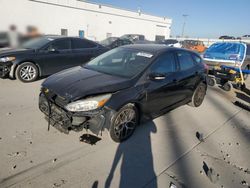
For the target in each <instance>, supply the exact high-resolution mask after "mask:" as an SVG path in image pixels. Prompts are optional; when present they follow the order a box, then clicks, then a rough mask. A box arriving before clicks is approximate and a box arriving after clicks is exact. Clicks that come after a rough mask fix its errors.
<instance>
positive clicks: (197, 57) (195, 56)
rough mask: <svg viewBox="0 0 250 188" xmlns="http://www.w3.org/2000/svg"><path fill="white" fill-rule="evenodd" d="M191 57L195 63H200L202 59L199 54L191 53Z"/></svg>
mask: <svg viewBox="0 0 250 188" xmlns="http://www.w3.org/2000/svg"><path fill="white" fill-rule="evenodd" d="M192 57H193V59H194V61H195V63H196V64H200V63H201V62H202V59H201V58H200V57H199V56H197V55H194V54H192Z"/></svg>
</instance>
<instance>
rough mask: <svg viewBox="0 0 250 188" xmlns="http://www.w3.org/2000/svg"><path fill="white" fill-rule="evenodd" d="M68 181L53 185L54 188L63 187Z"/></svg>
mask: <svg viewBox="0 0 250 188" xmlns="http://www.w3.org/2000/svg"><path fill="white" fill-rule="evenodd" d="M66 182H67V181H66V180H61V181H60V182H59V183H53V187H61V186H62V185H64V184H65V183H66Z"/></svg>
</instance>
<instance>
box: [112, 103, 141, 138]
mask: <svg viewBox="0 0 250 188" xmlns="http://www.w3.org/2000/svg"><path fill="white" fill-rule="evenodd" d="M138 118H139V115H138V110H137V108H136V107H135V106H134V105H132V104H128V105H125V106H123V107H122V108H121V109H120V110H119V111H118V112H117V113H116V114H114V116H113V118H112V120H111V125H110V130H109V133H110V137H111V139H112V140H113V141H115V142H122V141H125V140H126V139H128V138H129V137H130V136H131V135H132V134H133V133H134V131H135V129H136V126H137V125H138Z"/></svg>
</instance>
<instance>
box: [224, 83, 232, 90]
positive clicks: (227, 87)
mask: <svg viewBox="0 0 250 188" xmlns="http://www.w3.org/2000/svg"><path fill="white" fill-rule="evenodd" d="M222 88H223V89H224V90H225V91H230V90H231V89H232V84H231V83H229V82H226V83H224V84H223V85H222Z"/></svg>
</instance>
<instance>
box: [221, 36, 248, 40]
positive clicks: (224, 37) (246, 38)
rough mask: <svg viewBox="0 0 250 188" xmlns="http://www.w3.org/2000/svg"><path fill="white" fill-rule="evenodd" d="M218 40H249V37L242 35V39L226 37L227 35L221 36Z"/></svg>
mask: <svg viewBox="0 0 250 188" xmlns="http://www.w3.org/2000/svg"><path fill="white" fill-rule="evenodd" d="M219 39H224V40H235V39H238V40H250V35H243V36H242V37H234V36H228V35H223V36H220V37H219Z"/></svg>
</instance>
